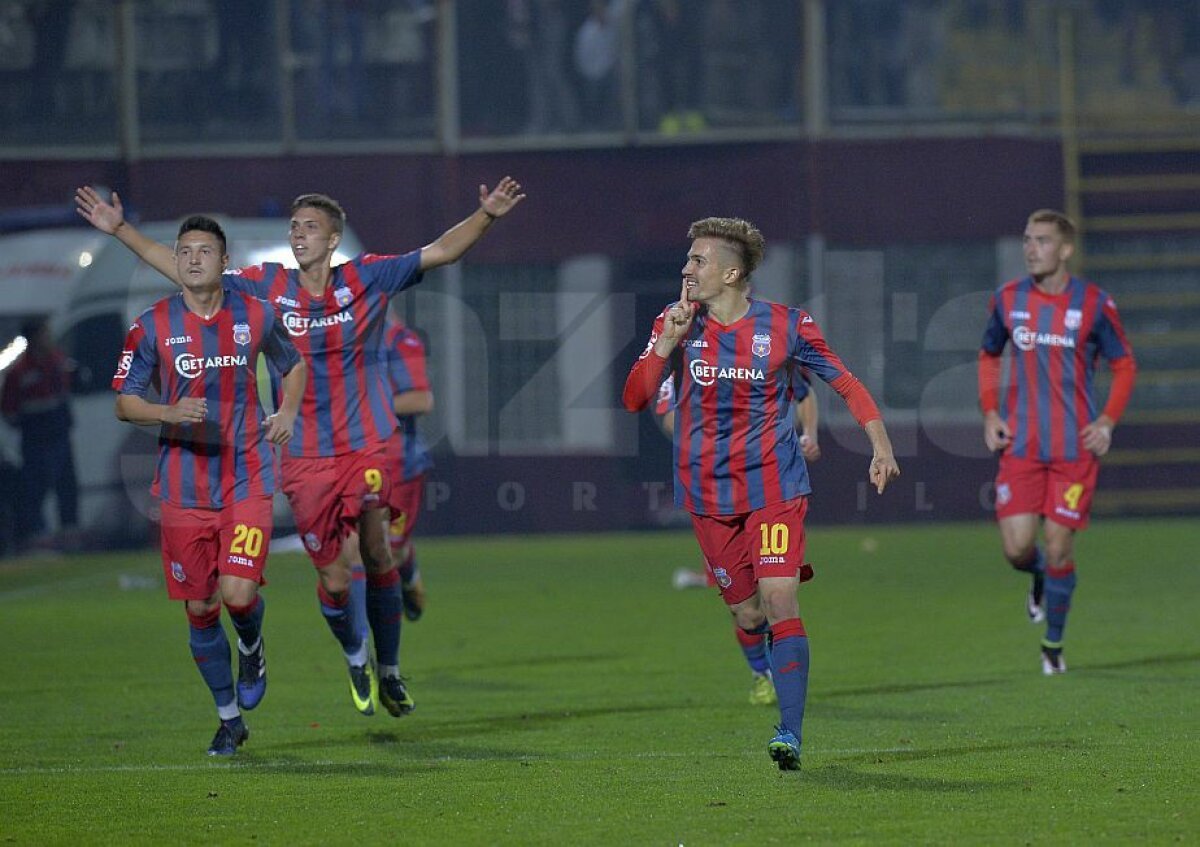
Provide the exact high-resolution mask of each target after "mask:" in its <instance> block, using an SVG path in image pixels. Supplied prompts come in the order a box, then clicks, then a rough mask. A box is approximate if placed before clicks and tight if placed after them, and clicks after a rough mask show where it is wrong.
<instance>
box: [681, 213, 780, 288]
mask: <svg viewBox="0 0 1200 847" xmlns="http://www.w3.org/2000/svg"><path fill="white" fill-rule="evenodd" d="M688 238H690V239H692V240H693V241H694V240H695V239H697V238H719V239H721V240H722V241H724V242H725V243H726V244H727V245H728V246H729V247H730V249H732V250H733V251H734V252H735V253H737V255H738V256H739V257H740V259H741V262H742V272H743V273H742V276H743V277H749V276H750V274H752V273H754V269H755V268H757V267H758V266H759V264H760V263H761V262H762V258H763V253H764V252H766V249H767V241H766V239H765V238H763V234H762V233H761V232H759V231H758V227H756V226H755V225H754V224H752V223H750V221H747V220H742V219H741V218H702V219H701V220H698V221H695V222H693V223H692V225H691V226H690V227H688Z"/></svg>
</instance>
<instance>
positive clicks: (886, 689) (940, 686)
mask: <svg viewBox="0 0 1200 847" xmlns="http://www.w3.org/2000/svg"><path fill="white" fill-rule="evenodd" d="M1011 676H1012V675H1009V676H1007V677H1005V676H997V677H987V678H984V679H956V680H953V681H946V682H897V683H893V684H890V685H864V686H861V687H858V688H838V689H834V690H833V691H822V692H821V693H820V695H819V698H818V696H814V697H813V700H814V702H815V701H816V700H817V699H821V700H831V699H834V698H837V697H863V696H870V695H872V694H913V693H916V692H921V691H944V690H946V689H948V688H984V687H986V686H989V685H999V684H1000V683H1003V682H1007V681H1008V680H1009V679H1010V678H1011Z"/></svg>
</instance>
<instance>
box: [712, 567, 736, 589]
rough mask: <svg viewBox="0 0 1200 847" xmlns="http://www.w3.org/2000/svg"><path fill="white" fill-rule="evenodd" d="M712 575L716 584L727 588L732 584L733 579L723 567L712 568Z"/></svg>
mask: <svg viewBox="0 0 1200 847" xmlns="http://www.w3.org/2000/svg"><path fill="white" fill-rule="evenodd" d="M712 572H713V576H714V577H716V579H717V585H719V586H721V587H722V588H728V587H729V586H731V585H733V580H732V579H730V578H729V571H727V570H725V569H724V568H713V569H712Z"/></svg>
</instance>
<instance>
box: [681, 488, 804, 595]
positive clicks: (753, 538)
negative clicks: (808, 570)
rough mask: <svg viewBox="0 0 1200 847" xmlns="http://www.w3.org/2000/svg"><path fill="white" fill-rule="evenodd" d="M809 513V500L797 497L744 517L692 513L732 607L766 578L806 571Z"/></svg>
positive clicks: (707, 559)
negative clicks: (803, 566) (805, 557)
mask: <svg viewBox="0 0 1200 847" xmlns="http://www.w3.org/2000/svg"><path fill="white" fill-rule="evenodd" d="M807 512H808V498H807V497H797V498H796V499H795V500H785V501H783V502H782V503H773V504H771V505H770V506H764V507H763V508H761V509H756V510H755V511H753V512H749V513H747V514H744V515H692V528H693V529H694V530H695V532H696V541H698V542H699V544H700V552H701V553H703V554H704V559H705V562H706V564H707V565H708V567H709V568H711V569H712V573H713V576H714V577H716V580H717V587H718V588H719V589H720V590H721V598H722V599H723V600H724V601H725V603H726V604H727V605H730V606H732V605H734V604H736V603H741V602H742V601H743V600H746V599H748V598H750V597H751V596H752V595H753V594H754V592H755V591H757V590H758V581H759V580H760V579H762V578H763V577H773V576H784V577H787V576H797V575H799V574H800V569H801V566H802V565H803V564H804V515H805V514H806V513H807Z"/></svg>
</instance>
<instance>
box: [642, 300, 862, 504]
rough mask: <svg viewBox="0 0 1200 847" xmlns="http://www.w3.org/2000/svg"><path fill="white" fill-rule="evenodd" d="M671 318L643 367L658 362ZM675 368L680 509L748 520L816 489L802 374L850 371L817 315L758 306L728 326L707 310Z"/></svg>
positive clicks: (673, 360) (657, 326) (658, 328)
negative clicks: (800, 417)
mask: <svg viewBox="0 0 1200 847" xmlns="http://www.w3.org/2000/svg"><path fill="white" fill-rule="evenodd" d="M667 308H670V307H669V306H668V307H667ZM665 314H666V310H664V311H663V313H662V314H660V315H659V316H658V319H657V320H656V321H655V323H654V331H653V333H652V334H651V337H650V343H649V344H648V345H647V346H646V350H645V352H643V353H642V359H640V360H639V363H638V364H635V365H634V368H635V369H636V368H637V367H638V366H639V365H640V364H641V363H642V362H643V361H644V360H645V359H646V357H647V356H649V355H650V351H651V348H652V347H653V346H654V342H655V341H656V340H657V339H658V336H659V334H660V333H661V332H662V328H663V322H664V315H665ZM680 351H681V354H680ZM668 363H669V364H668V367H670V368H679V371H678V373H679V383H678V384H679V388H678V400H677V401H676V403H675V406H674V408H675V434H674V439H673V441H674V447H673V455H674V464H675V505H676V506H678V507H680V508H683V509H686V510H687V511H689V512H692V513H694V514H699V515H738V514H745V513H747V512H750V511H753V510H755V509H761V508H763V507H764V506H768V505H771V504H772V503H779V502H782V501H785V500H792V499H795V498H796V497H800V496H802V495H805V494H808V493H809V492H810V491H811V490H812V489H811V487H810V485H809V480H808V468H807V467H806V466H805V463H804V456H803V454H802V453H801V451H800V438H799V436H798V435H797V434H796V429H795V426H794V425H793V421H792V412H791V403H792V401H793V399H796V398H797V397H798V396H799V392H800V391H801V390H802V389H800V388H799V386H800V385H801V384H802V383H803V381H804V380H803V378H802V376H801V370H802V369H807V370H808V371H809V372H811V373H814V374H816V375H817V376H819V377H820V378H821V379H823V380H825V381H826V382H832V381H833V380H835V379H837V378H838V377H841V376H843V375H845V374H847V373H848V371H847V370H846V367H845V365H843V364H842V361H841V359H839V358H838V357H837V355H836V354H835V353H834V352H833V351H832V350H830V349H829V345H828V344H826V342H825V338H824V337H823V336H822V335H821V331H820V329H818V327H817V324H816V322H814V321H813V319H812V316H811V315H809V314H808V313H807V312H805V311H803V310H801V309H795V308H791V307H788V306H785V305H782V304H779V303H771V302H769V301H766V300H753V299H752V300H751V301H750V310H749V311H748V312H747V313H746V315H745V316H744V317H742V318H741V319H740V320H738V321H735V322H734V323H732V324H730V325H729V326H723V325H722V324H720V323H717V322H716V321H714V320H712V319H710V318H709V316H708V312H707V310H705V309H704V308H701V309H700V310H699V311H697V313H696V317H695V319H694V320H693V321H692V326H691V328H690V329H689V330H688V334H687V337H686V338H684V339H683V340H682V341H681V342H680V345H679V351H677V355H672V356H671V357H670V358H669V359H668Z"/></svg>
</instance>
